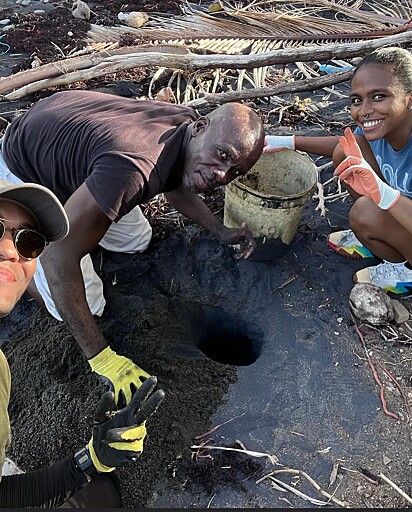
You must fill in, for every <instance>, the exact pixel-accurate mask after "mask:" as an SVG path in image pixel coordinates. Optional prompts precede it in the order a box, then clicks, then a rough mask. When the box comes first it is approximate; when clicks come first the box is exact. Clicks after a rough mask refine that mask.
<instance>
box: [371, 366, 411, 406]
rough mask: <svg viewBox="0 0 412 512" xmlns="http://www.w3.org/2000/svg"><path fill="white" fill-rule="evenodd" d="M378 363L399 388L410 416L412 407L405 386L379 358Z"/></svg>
mask: <svg viewBox="0 0 412 512" xmlns="http://www.w3.org/2000/svg"><path fill="white" fill-rule="evenodd" d="M376 361H377V363H378V365H379V366H380V367H381V368H382V370H383V371H384V372H385V373H386V375H387V376H388V377H389V378H390V379H391V381H392V382H393V383H394V384H395V386H396V387H397V388H398V390H399V392H400V394H401V396H402V398H403V401H404V402H405V407H406V412H407V413H408V416H410V414H411V409H410V407H409V402H408V397H407V396H406V393H405V390H404V389H403V387H402V386H401V385H400V384H399V382H398V381H397V380H396V379H395V377H394V376H393V375H392V374H391V372H390V371H389V370H388V369H387V368H385V366H384V365H383V364H382V363H381V362H380V360H379V359H376Z"/></svg>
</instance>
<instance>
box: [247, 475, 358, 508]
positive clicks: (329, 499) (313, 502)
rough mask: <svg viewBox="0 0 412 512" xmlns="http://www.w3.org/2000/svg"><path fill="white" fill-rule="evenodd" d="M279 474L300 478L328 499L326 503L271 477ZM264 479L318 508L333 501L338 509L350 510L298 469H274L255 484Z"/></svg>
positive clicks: (348, 506) (347, 505)
mask: <svg viewBox="0 0 412 512" xmlns="http://www.w3.org/2000/svg"><path fill="white" fill-rule="evenodd" d="M280 473H287V474H292V475H298V476H300V477H303V478H305V479H306V480H307V481H308V482H309V483H310V484H311V485H312V486H313V487H314V488H315V489H316V490H317V491H318V492H319V493H320V494H322V496H324V497H325V498H328V501H321V500H318V499H316V498H312V497H311V496H308V495H307V494H305V493H303V492H301V491H299V490H298V489H296V488H295V487H292V486H290V485H288V484H286V483H285V482H283V481H282V480H279V479H278V478H276V477H274V476H273V475H277V474H280ZM266 479H269V480H271V481H273V482H275V484H277V486H279V487H281V488H283V489H287V490H288V491H290V492H292V493H293V494H296V496H299V497H300V498H303V499H304V500H307V501H309V502H310V503H312V504H314V505H319V506H324V505H329V503H330V502H331V501H333V503H336V505H339V506H340V507H343V508H350V505H349V504H348V503H346V502H344V501H341V500H339V499H337V498H335V496H334V493H333V494H330V493H328V492H327V491H324V490H323V489H322V487H321V486H320V485H319V484H318V483H317V482H316V481H315V480H314V479H313V478H312V477H311V476H309V475H308V474H307V473H305V471H302V470H300V469H291V468H285V469H275V470H274V471H271V472H270V473H268V474H267V475H265V476H263V477H262V478H259V480H257V481H256V483H257V484H260V483H261V482H263V481H264V480H266ZM336 490H337V489H335V492H336Z"/></svg>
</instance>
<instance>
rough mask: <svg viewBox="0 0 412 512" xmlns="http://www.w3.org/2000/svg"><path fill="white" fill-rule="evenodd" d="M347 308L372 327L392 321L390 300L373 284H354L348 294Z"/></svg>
mask: <svg viewBox="0 0 412 512" xmlns="http://www.w3.org/2000/svg"><path fill="white" fill-rule="evenodd" d="M349 306H350V309H351V311H352V313H353V314H354V315H355V316H356V317H357V318H359V320H362V321H363V322H368V323H370V324H372V325H379V324H385V323H387V322H390V321H391V320H393V307H392V304H391V299H390V298H389V296H388V295H387V294H386V293H385V292H384V291H383V290H382V289H381V288H379V286H375V285H373V284H369V283H357V284H355V286H354V287H353V288H352V290H351V292H350V296H349Z"/></svg>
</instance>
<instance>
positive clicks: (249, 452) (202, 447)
mask: <svg viewBox="0 0 412 512" xmlns="http://www.w3.org/2000/svg"><path fill="white" fill-rule="evenodd" d="M190 449H191V450H221V451H228V452H238V453H244V454H245V455H249V456H250V457H257V458H260V457H266V458H267V459H269V461H270V462H271V463H272V464H278V462H279V459H278V457H276V455H273V454H272V455H271V454H269V453H265V452H255V451H253V450H242V449H240V448H230V447H229V446H207V445H200V446H199V445H192V446H191V447H190Z"/></svg>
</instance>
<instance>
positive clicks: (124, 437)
mask: <svg viewBox="0 0 412 512" xmlns="http://www.w3.org/2000/svg"><path fill="white" fill-rule="evenodd" d="M156 384H157V379H156V377H148V378H147V379H146V380H145V382H144V383H143V384H142V386H141V387H140V388H139V389H138V390H137V391H136V392H135V393H134V395H133V397H132V399H131V401H130V403H129V405H127V406H126V407H124V408H123V409H121V410H120V411H115V401H114V394H113V392H112V391H108V392H107V393H105V394H104V395H103V396H102V398H101V400H100V403H99V405H98V407H97V409H96V414H95V417H94V422H93V435H92V438H91V440H90V442H89V450H90V455H91V458H92V461H93V464H94V466H95V468H96V469H97V471H99V472H103V473H105V472H110V471H113V470H114V469H115V468H116V467H119V466H124V465H126V464H130V463H131V462H134V461H135V460H136V459H137V458H138V457H139V455H140V454H141V453H142V451H143V440H144V438H145V436H146V427H145V422H146V420H147V419H148V418H149V417H150V416H151V415H152V414H153V413H154V412H155V411H156V409H157V408H158V406H159V405H160V403H161V402H162V400H163V399H164V396H165V394H164V392H163V391H162V390H158V391H156V392H155V393H153V394H152V395H151V393H152V391H153V389H154V388H155V386H156ZM150 395H151V396H150Z"/></svg>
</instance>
